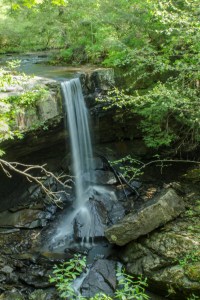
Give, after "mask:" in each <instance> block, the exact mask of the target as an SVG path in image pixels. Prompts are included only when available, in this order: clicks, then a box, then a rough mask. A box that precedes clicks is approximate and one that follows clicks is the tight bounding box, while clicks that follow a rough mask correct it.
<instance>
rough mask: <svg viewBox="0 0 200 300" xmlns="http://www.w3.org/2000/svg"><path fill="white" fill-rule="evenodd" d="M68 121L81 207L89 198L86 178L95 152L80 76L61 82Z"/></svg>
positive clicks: (78, 199) (76, 185) (78, 200)
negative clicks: (93, 151)
mask: <svg viewBox="0 0 200 300" xmlns="http://www.w3.org/2000/svg"><path fill="white" fill-rule="evenodd" d="M61 87H62V91H63V96H64V101H65V109H66V111H67V122H68V129H69V135H70V140H71V152H72V158H73V173H74V176H75V189H76V203H75V206H76V208H81V207H82V206H83V204H84V203H85V202H86V201H87V200H88V189H89V184H87V183H86V181H85V180H84V176H83V175H84V174H87V176H88V175H89V176H88V177H89V178H88V181H87V182H89V181H90V177H91V171H92V169H93V163H92V161H93V159H92V158H93V153H92V144H91V135H90V128H89V116H88V111H87V108H86V105H85V102H84V98H83V93H82V88H81V83H80V80H79V79H78V78H75V79H71V80H70V81H65V82H62V83H61Z"/></svg>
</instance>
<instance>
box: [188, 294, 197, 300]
mask: <svg viewBox="0 0 200 300" xmlns="http://www.w3.org/2000/svg"><path fill="white" fill-rule="evenodd" d="M199 299H200V297H199V296H196V295H194V294H192V295H191V296H190V297H189V298H187V300H199Z"/></svg>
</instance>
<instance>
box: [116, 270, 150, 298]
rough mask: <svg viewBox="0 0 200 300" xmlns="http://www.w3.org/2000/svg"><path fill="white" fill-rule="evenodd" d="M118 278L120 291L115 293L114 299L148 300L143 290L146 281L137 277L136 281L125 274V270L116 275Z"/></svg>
mask: <svg viewBox="0 0 200 300" xmlns="http://www.w3.org/2000/svg"><path fill="white" fill-rule="evenodd" d="M117 277H119V278H120V279H119V285H120V289H117V290H116V292H115V299H120V300H129V299H135V300H148V299H149V296H148V295H147V294H146V293H145V289H146V287H147V286H148V284H147V279H146V278H145V279H143V278H142V276H139V277H138V278H137V280H135V279H134V278H133V276H131V275H128V274H126V273H125V270H122V272H118V273H117Z"/></svg>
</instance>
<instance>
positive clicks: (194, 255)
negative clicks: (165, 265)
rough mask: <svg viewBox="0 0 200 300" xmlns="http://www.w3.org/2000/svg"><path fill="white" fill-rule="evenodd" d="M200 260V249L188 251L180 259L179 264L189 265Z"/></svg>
mask: <svg viewBox="0 0 200 300" xmlns="http://www.w3.org/2000/svg"><path fill="white" fill-rule="evenodd" d="M199 261H200V253H199V251H198V249H196V250H194V251H192V252H190V253H187V254H186V255H185V256H184V257H183V258H181V259H179V261H178V262H179V264H180V266H182V267H185V266H187V265H188V264H190V263H195V262H199Z"/></svg>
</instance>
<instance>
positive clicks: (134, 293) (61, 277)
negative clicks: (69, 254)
mask: <svg viewBox="0 0 200 300" xmlns="http://www.w3.org/2000/svg"><path fill="white" fill-rule="evenodd" d="M85 268H86V257H85V256H84V257H82V256H81V255H80V254H76V255H74V258H72V259H70V260H69V261H68V262H64V263H62V264H60V265H55V266H54V271H53V274H54V275H53V276H50V278H49V281H50V282H51V283H55V287H56V289H57V290H58V293H59V296H60V297H61V298H64V299H70V300H71V299H79V300H83V299H88V298H85V297H83V296H81V295H80V296H79V295H77V294H76V292H75V290H74V289H73V282H74V280H75V279H76V278H77V277H78V276H80V275H81V273H82V272H83V271H84V269H85ZM116 276H117V277H118V278H119V280H118V285H119V288H118V289H117V290H116V291H115V294H114V298H112V297H110V296H108V295H106V294H104V293H98V294H96V295H95V296H93V297H91V298H89V299H90V300H112V299H119V300H129V299H134V300H148V299H149V296H148V295H147V294H146V293H145V288H146V287H147V286H148V285H147V279H146V278H145V279H143V278H142V276H139V277H138V278H137V279H134V278H133V276H131V275H128V274H126V273H125V270H124V269H122V270H120V271H118V272H117V274H116Z"/></svg>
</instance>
